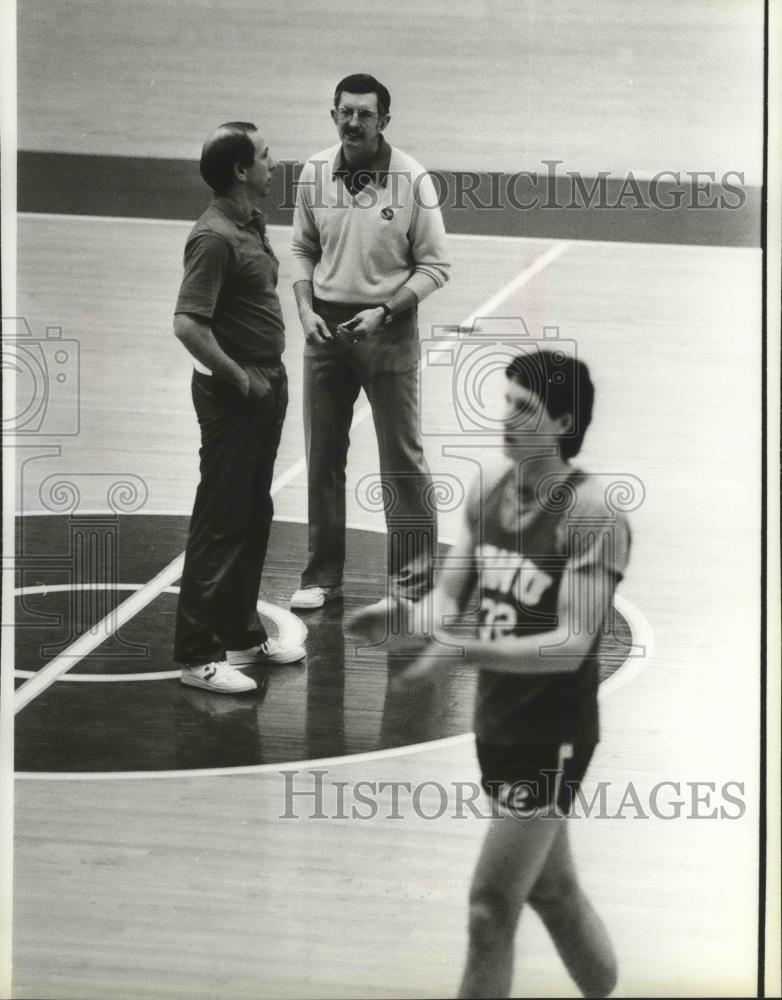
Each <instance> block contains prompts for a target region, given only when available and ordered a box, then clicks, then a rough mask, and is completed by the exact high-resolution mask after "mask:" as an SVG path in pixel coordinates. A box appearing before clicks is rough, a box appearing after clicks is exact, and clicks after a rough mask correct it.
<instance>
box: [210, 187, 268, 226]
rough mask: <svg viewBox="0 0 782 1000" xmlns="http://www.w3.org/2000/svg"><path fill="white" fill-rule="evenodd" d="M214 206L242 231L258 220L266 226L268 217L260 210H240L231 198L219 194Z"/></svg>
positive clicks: (215, 198) (214, 200) (213, 200)
mask: <svg viewBox="0 0 782 1000" xmlns="http://www.w3.org/2000/svg"><path fill="white" fill-rule="evenodd" d="M212 204H213V205H214V206H215V208H219V209H220V211H221V212H222V213H223V215H225V216H226V217H227V218H229V219H230V220H231V222H235V223H236V225H237V226H239V228H240V229H245V228H246V227H247V226H249V225H251V224H253V223H254V222H255V220H256V219H257V220H258V221H259V222H260V223H261V225H264V226H265V224H266V216H265V215H264V214H263V212H262V211H261V210H260V209H258V208H254V209H253V210H252V212H245V211H244V209H242V208H239V206H238V205H237V204H236V202H235V201H231V199H230V198H225V197H223V196H222V195H219V194H218V195H215V196H214V198H213V199H212Z"/></svg>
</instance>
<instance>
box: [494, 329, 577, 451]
mask: <svg viewBox="0 0 782 1000" xmlns="http://www.w3.org/2000/svg"><path fill="white" fill-rule="evenodd" d="M505 374H506V375H507V376H508V378H509V379H512V380H513V381H514V382H517V383H518V384H519V385H520V386H523V387H524V388H525V389H529V391H530V392H534V393H535V395H536V396H539V397H540V399H541V400H542V402H543V405H544V406H545V407H546V411H547V413H548V415H549V416H550V417H554V418H556V417H561V416H563V414H565V413H569V414H570V415H571V416H572V418H573V426H572V428H571V429H570V431H569V432H568V433H567V434H563V435H562V436H561V437H560V439H559V450H560V454H561V455H562V457H563V458H572V457H573V456H574V455H577V454H578V453H579V451H581V444H582V442H583V440H584V435H585V434H586V430H587V427H589V424H590V422H591V420H592V406H593V404H594V401H595V387H594V385H593V384H592V379H591V378H590V377H589V369H588V368H587V366H586V365H585V364H584V362H583V361H579V360H578V359H577V358H573V357H570V356H569V355H567V354H565V353H564V352H563V351H561V350H557V349H556V348H536V349H535V350H532V351H529V352H525V353H523V354H519V355H517V356H516V357H515V358H514V359H513V361H511V363H510V364H509V365H508V367H507V368H506V369H505Z"/></svg>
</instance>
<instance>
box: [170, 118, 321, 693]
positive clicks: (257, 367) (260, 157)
mask: <svg viewBox="0 0 782 1000" xmlns="http://www.w3.org/2000/svg"><path fill="white" fill-rule="evenodd" d="M275 167H276V164H275V162H274V161H273V160H272V158H271V156H270V154H269V148H268V146H267V145H266V143H265V141H264V140H263V139H262V138H261V136H260V135H259V134H258V131H257V129H256V127H255V126H254V125H252V124H250V123H248V122H230V123H228V124H225V125H221V126H220V127H219V128H218V129H217V130H216V131H215V132H214V133H213V134H212V135H211V136H210V137H209V138H208V139H207V141H206V143H205V144H204V148H203V152H202V154H201V176H202V177H203V178H204V180H205V181H206V182H207V184H208V185H209V186H210V187H211V188H212V190H213V191H214V195H215V196H214V198H213V200H212V203H211V204H210V206H209V207H208V208H207V210H206V211H205V212H204V214H203V215H202V216H201V218H200V219H199V220H198V222H197V223H196V224H195V226H194V227H193V229H192V230H191V232H190V235H189V236H188V239H187V244H186V246H185V274H184V278H183V280H182V286H181V288H180V291H179V297H178V299H177V304H176V310H175V313H176V315H175V317H174V333H175V334H176V336H177V337H178V338H179V340H180V341H181V342H182V343H183V344H184V346H185V347H186V348H187V350H188V351H189V352H190V354H192V356H193V366H194V371H193V380H192V394H193V405H194V407H195V411H196V416H197V418H198V423H199V427H200V430H201V450H200V457H201V481H200V482H199V484H198V490H197V492H196V499H195V505H194V507H193V515H192V518H191V521H190V530H189V534H188V540H187V550H186V552H185V566H184V571H183V573H182V582H181V589H180V594H179V605H178V607H177V618H176V635H175V639H174V659H175V660H176V661H177V663H180V664H182V673H181V680H182V683H183V684H187V685H190V686H192V687H199V688H204V689H206V690H207V691H216V692H220V693H224V694H237V693H240V692H243V691H252V690H254V689H255V688H256V683H255V681H254V680H252V679H251V678H249V677H245V676H244V675H243V674H242V673H240V672H239V670H238V669H237V667H242V666H247V665H250V664H253V663H262V662H270V661H271V662H275V663H293V662H296V661H298V660H301V659H302V657H303V656H304V650H303V648H302V647H301V646H296V647H290V646H288V647H286V646H284V645H283V644H282V643H281V642H280V641H279V640H276V639H271V638H269V637H268V636H267V634H266V630H265V629H264V627H263V624H262V622H261V620H260V618H259V616H258V611H257V608H256V604H257V600H258V589H259V587H260V582H261V573H262V571H263V564H264V559H265V557H266V547H267V544H268V540H269V529H270V526H271V521H272V515H273V505H272V499H271V496H270V492H269V491H270V487H271V482H272V473H273V469H274V460H275V458H276V455H277V448H278V446H279V443H280V435H281V433H282V424H283V420H284V418H285V410H286V407H287V403H288V388H287V378H286V374H285V368H284V367H283V364H282V360H281V355H282V352H283V349H284V347H285V330H284V326H283V321H282V312H281V310H280V302H279V299H278V297H277V292H276V285H277V271H278V262H277V258H276V257H275V256H274V252H273V251H272V248H271V245H270V244H269V240H268V238H267V236H266V226H265V222H264V218H263V215H262V214H261V212H260V211H259V210H258V208H257V203H258V201H259V200H260V199H261V198H263V197H264V196H265V195H266V194H267V192H268V190H269V187H270V186H271V181H272V175H273V173H274V169H275Z"/></svg>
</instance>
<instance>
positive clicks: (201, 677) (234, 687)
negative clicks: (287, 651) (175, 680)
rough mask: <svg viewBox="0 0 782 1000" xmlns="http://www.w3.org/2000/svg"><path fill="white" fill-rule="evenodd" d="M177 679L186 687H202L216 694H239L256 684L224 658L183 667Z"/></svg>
mask: <svg viewBox="0 0 782 1000" xmlns="http://www.w3.org/2000/svg"><path fill="white" fill-rule="evenodd" d="M179 679H180V681H181V682H182V683H183V684H187V686H188V687H197V688H203V689H204V690H205V691H215V692H216V693H217V694H241V693H242V692H243V691H255V689H256V688H257V687H258V685H257V684H256V683H255V681H254V680H253V679H252V678H251V677H245V676H244V674H240V673H239V671H238V670H234V668H233V667H232V666H230V665H229V664H228V663H226V661H225V660H222V661H220V662H219V663H205V664H204V665H203V666H201V667H184V668H183V669H182V673H181V674H180V675H179Z"/></svg>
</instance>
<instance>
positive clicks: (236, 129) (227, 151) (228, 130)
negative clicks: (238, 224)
mask: <svg viewBox="0 0 782 1000" xmlns="http://www.w3.org/2000/svg"><path fill="white" fill-rule="evenodd" d="M257 131H258V129H257V128H256V127H255V125H253V123H252V122H225V123H224V124H223V125H220V126H219V127H218V128H217V129H216V131H215V132H214V133H213V135H211V136H210V137H209V138H208V139H207V140H206V142H205V143H204V148H203V149H202V150H201V163H200V169H201V176H202V177H203V178H204V180H205V181H206V183H207V184H208V185H209V187H210V188H211V189H212V190H213V191H214V193H215V194H224V193H225V192H226V191H227V190H228V189H229V188H230V187H231V185H232V184H233V182H234V179H235V177H234V167H235V166H236V164H237V163H238V164H239V166H241V167H251V166H252V165H253V163H254V162H255V146H253V144H252V140H251V139H250V138H249V134H250V133H251V132H257Z"/></svg>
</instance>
